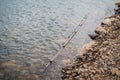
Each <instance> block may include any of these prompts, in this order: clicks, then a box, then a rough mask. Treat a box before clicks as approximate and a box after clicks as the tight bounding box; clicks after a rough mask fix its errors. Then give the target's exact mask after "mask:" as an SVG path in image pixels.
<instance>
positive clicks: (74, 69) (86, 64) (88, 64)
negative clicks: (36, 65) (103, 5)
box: [61, 2, 120, 80]
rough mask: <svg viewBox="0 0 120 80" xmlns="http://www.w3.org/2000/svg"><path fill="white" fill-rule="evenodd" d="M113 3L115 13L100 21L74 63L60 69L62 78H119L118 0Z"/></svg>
mask: <svg viewBox="0 0 120 80" xmlns="http://www.w3.org/2000/svg"><path fill="white" fill-rule="evenodd" d="M115 4H116V6H117V8H116V9H115V14H114V15H113V16H110V17H106V18H105V19H104V20H103V21H102V22H101V26H100V27H98V28H96V29H95V33H96V34H92V35H91V34H90V35H89V36H90V37H91V39H93V40H92V41H91V42H90V43H88V44H87V46H85V47H84V50H83V51H82V52H81V53H80V54H78V56H77V57H76V60H75V61H74V63H72V64H69V65H67V66H66V67H64V68H63V69H62V70H61V72H62V80H120V2H117V3H115Z"/></svg>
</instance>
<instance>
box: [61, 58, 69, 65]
mask: <svg viewBox="0 0 120 80" xmlns="http://www.w3.org/2000/svg"><path fill="white" fill-rule="evenodd" d="M62 62H63V64H64V65H68V64H70V63H71V60H70V59H65V60H62Z"/></svg>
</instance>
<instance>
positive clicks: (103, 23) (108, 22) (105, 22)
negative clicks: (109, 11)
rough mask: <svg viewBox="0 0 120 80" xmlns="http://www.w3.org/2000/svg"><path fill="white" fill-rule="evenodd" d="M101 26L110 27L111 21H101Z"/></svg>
mask: <svg viewBox="0 0 120 80" xmlns="http://www.w3.org/2000/svg"><path fill="white" fill-rule="evenodd" d="M102 25H108V26H111V25H112V22H111V19H109V18H107V19H105V20H103V21H102Z"/></svg>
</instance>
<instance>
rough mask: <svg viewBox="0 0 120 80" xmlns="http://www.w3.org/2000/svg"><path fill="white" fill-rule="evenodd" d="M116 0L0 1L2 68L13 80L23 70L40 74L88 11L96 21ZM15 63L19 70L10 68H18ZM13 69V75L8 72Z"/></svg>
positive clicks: (5, 74) (0, 53) (27, 72)
mask: <svg viewBox="0 0 120 80" xmlns="http://www.w3.org/2000/svg"><path fill="white" fill-rule="evenodd" d="M113 2H114V0H74V1H73V0H0V64H1V68H0V71H1V72H2V73H4V77H5V76H7V78H9V79H10V80H14V78H15V77H17V76H16V72H21V73H19V74H18V75H23V74H25V73H26V75H28V74H29V73H32V74H37V73H39V72H40V71H41V69H42V67H44V65H45V64H46V62H48V61H49V59H50V58H52V57H53V56H54V55H55V54H56V53H57V52H58V51H59V50H60V49H61V47H62V44H63V43H64V42H65V40H66V38H67V37H68V36H69V35H70V34H71V33H72V32H73V30H74V29H75V27H76V26H77V25H78V24H79V22H80V20H81V19H82V17H83V16H84V15H85V14H87V13H90V14H89V15H90V16H91V15H92V16H93V14H94V16H95V17H94V19H95V24H96V22H97V21H98V22H99V21H100V20H101V19H102V18H103V17H104V16H105V15H109V14H111V13H112V10H113V8H114V6H110V5H111V4H113ZM98 17H99V18H98ZM88 25H89V24H88ZM71 45H72V44H71ZM9 61H10V62H9ZM3 63H6V64H7V65H6V64H3ZM9 63H10V64H9ZM11 64H12V66H11ZM13 64H14V65H13ZM15 65H17V68H19V69H18V70H17V71H16V70H12V71H10V70H11V67H15V68H16V66H15ZM4 67H7V68H8V70H6V69H4ZM11 72H12V73H13V74H12V75H10V74H9V73H11ZM2 73H1V74H2ZM13 75H14V76H13ZM0 77H1V76H0ZM7 78H4V79H6V80H7ZM17 78H18V77H17ZM2 79H3V77H2ZM19 79H21V78H19Z"/></svg>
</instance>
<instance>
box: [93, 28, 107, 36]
mask: <svg viewBox="0 0 120 80" xmlns="http://www.w3.org/2000/svg"><path fill="white" fill-rule="evenodd" d="M95 33H96V34H99V35H103V34H105V33H107V31H106V30H105V29H104V28H103V27H98V28H96V29H95Z"/></svg>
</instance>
